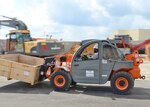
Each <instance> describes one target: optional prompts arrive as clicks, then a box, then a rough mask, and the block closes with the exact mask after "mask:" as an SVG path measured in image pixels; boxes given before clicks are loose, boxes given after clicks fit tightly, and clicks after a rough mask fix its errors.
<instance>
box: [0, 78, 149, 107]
mask: <svg viewBox="0 0 150 107" xmlns="http://www.w3.org/2000/svg"><path fill="white" fill-rule="evenodd" d="M0 107H150V81H147V80H136V81H135V87H134V89H133V90H132V93H131V94H130V95H115V94H113V93H112V90H111V88H110V87H109V83H107V84H105V85H92V86H91V85H83V84H82V85H77V86H76V87H71V89H70V90H69V91H68V92H55V91H53V90H52V89H51V87H50V86H49V82H48V81H44V82H42V83H39V84H37V85H35V86H30V85H29V84H26V83H23V82H18V81H15V80H10V81H8V80H6V79H5V78H2V77H0Z"/></svg>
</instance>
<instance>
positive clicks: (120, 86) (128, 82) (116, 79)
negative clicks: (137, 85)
mask: <svg viewBox="0 0 150 107" xmlns="http://www.w3.org/2000/svg"><path fill="white" fill-rule="evenodd" d="M133 87H134V79H133V77H132V76H131V75H130V74H129V73H127V72H118V73H116V74H114V75H113V76H112V78H111V88H112V90H113V92H114V93H115V94H121V95H126V94H129V93H130V92H131V89H132V88H133Z"/></svg>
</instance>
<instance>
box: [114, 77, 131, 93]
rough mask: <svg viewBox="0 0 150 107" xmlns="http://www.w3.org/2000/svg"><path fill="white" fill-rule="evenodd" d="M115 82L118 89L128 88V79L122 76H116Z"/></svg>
mask: <svg viewBox="0 0 150 107" xmlns="http://www.w3.org/2000/svg"><path fill="white" fill-rule="evenodd" d="M115 84H116V87H117V89H119V90H125V89H127V88H128V85H129V83H128V80H127V79H126V78H124V77H119V78H117V79H116V83H115Z"/></svg>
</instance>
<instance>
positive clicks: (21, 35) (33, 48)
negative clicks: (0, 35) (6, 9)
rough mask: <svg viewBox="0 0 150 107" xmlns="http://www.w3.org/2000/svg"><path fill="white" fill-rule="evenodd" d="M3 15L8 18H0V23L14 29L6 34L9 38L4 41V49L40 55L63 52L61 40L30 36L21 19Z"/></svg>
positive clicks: (10, 51)
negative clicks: (40, 38)
mask: <svg viewBox="0 0 150 107" xmlns="http://www.w3.org/2000/svg"><path fill="white" fill-rule="evenodd" d="M3 17H4V18H8V19H9V20H0V25H2V26H7V27H12V28H15V29H16V30H11V31H10V33H9V34H7V36H9V39H8V40H7V41H6V49H5V51H7V52H9V53H23V54H27V55H32V56H40V57H43V56H50V55H55V54H62V53H64V43H63V42H62V41H57V40H53V39H48V40H45V39H42V40H37V39H34V38H31V36H30V31H29V30H28V28H27V25H26V24H25V23H24V22H23V21H21V20H18V19H16V18H10V17H6V16H3Z"/></svg>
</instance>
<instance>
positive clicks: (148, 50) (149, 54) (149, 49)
mask: <svg viewBox="0 0 150 107" xmlns="http://www.w3.org/2000/svg"><path fill="white" fill-rule="evenodd" d="M145 51H146V52H145V53H146V54H147V56H146V60H148V61H150V44H147V45H146V47H145Z"/></svg>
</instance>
